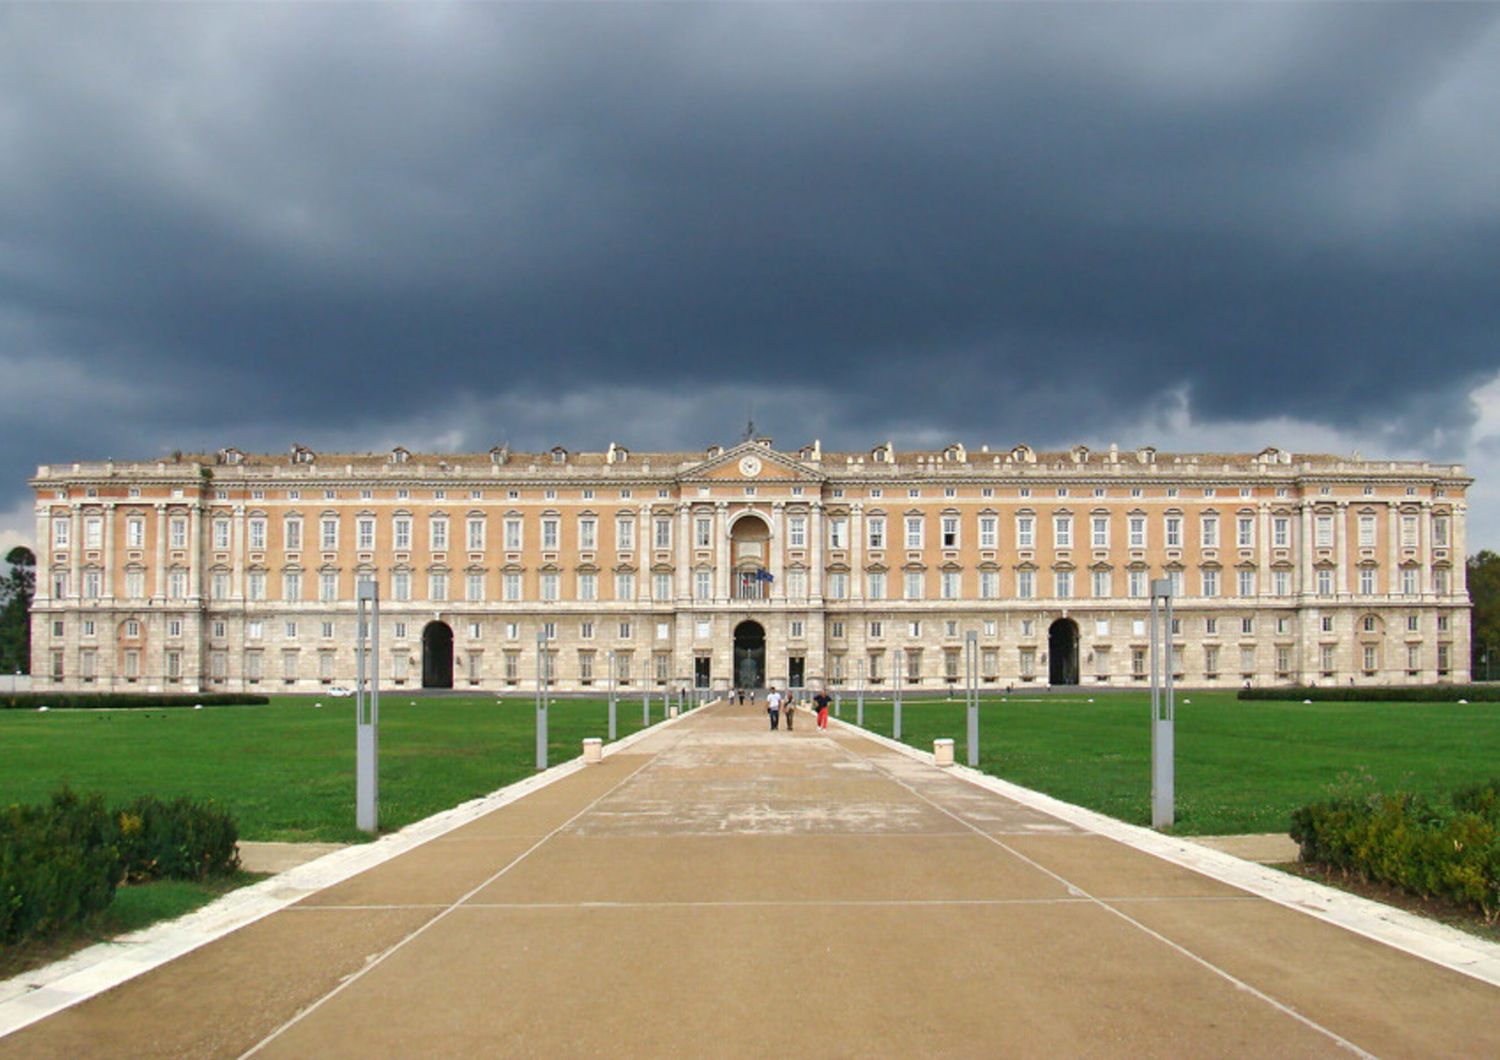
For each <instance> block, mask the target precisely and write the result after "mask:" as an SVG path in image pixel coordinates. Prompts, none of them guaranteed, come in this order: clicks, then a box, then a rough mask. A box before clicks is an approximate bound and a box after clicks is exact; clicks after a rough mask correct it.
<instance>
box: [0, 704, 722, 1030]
mask: <svg viewBox="0 0 1500 1060" xmlns="http://www.w3.org/2000/svg"><path fill="white" fill-rule="evenodd" d="M692 715H693V712H692V711H687V712H685V713H683V714H680V715H679V716H678V717H676V718H667V719H665V720H663V721H659V722H655V723H653V724H652V725H650V726H648V727H647V728H644V729H641V730H640V731H639V732H634V733H631V734H630V735H629V736H626V737H623V738H621V739H619V740H616V741H615V742H614V743H612V744H606V745H605V747H604V756H605V757H606V758H608V757H611V756H613V755H617V754H621V753H623V752H625V751H628V750H630V748H631V747H633V746H634V745H635V744H637V743H639V742H640V741H641V740H644V739H647V738H649V737H651V736H654V735H656V734H657V733H659V732H661V731H662V730H663V729H665V728H667V727H669V726H673V725H676V724H678V723H679V722H681V721H684V720H686V719H688V718H691V717H692ZM586 768H587V766H586V765H585V764H584V761H583V758H582V749H581V748H580V756H579V757H577V758H572V759H569V760H568V761H566V762H563V763H561V764H559V765H555V766H553V767H551V768H550V769H547V770H545V771H543V772H541V773H537V774H536V775H535V776H530V777H527V778H525V779H524V780H518V781H516V782H515V783H514V784H509V785H507V786H506V787H503V788H499V789H497V790H495V791H493V792H491V793H490V794H488V795H482V796H480V797H479V798H477V799H471V800H469V801H468V802H464V803H460V804H459V805H457V806H454V807H453V808H451V809H448V810H443V811H441V812H439V813H435V814H433V815H432V816H431V817H427V818H424V819H423V820H420V821H414V822H412V823H411V824H409V825H407V826H406V827H404V828H402V829H400V830H399V831H396V832H391V833H389V834H387V835H383V836H381V837H380V838H379V839H376V840H374V841H373V842H370V843H361V844H358V845H356V846H347V847H344V848H342V849H340V850H337V851H334V852H333V853H331V854H326V855H324V856H323V857H320V858H317V859H316V860H313V861H309V862H306V863H305V864H302V865H299V866H297V867H296V868H293V869H288V870H287V871H286V872H283V873H281V874H279V875H277V876H273V877H272V878H271V879H268V880H263V881H262V882H260V883H256V884H252V885H250V886H249V887H242V888H240V889H239V890H237V891H232V892H230V893H229V894H226V895H225V896H224V897H222V898H219V899H217V900H215V901H213V902H211V903H209V904H208V905H206V906H204V907H203V908H201V909H198V910H195V911H194V912H191V913H189V914H187V915H186V916H183V917H179V918H177V919H176V920H168V921H163V922H162V923H159V924H153V925H152V926H150V927H148V928H143V929H141V930H140V931H135V932H132V933H131V934H129V935H122V936H121V937H120V938H117V939H113V940H111V941H109V942H100V943H96V944H94V945H92V946H89V947H88V948H86V949H83V950H79V951H78V952H77V953H75V954H72V955H71V956H69V957H65V958H63V959H62V960H60V961H56V962H54V963H52V964H49V965H46V966H45V967H42V968H35V969H32V970H31V971H29V972H22V973H21V974H20V975H17V976H14V977H13V978H11V979H7V980H5V981H4V982H0V1038H3V1037H5V1036H6V1035H8V1034H12V1033H14V1032H15V1031H18V1030H21V1029H22V1028H23V1027H27V1026H30V1025H31V1024H33V1023H35V1022H37V1021H38V1020H41V1019H45V1018H46V1017H48V1016H51V1015H53V1014H54V1013H57V1012H61V1011H62V1010H63V1009H65V1008H68V1007H70V1006H72V1005H76V1004H78V1003H79V1002H81V1001H86V1000H87V999H89V998H91V997H94V996H96V995H98V994H102V993H103V992H104V991H106V990H109V989H111V988H113V987H116V986H119V985H120V984H121V983H124V982H126V981H127V980H130V979H133V978H135V977H136V976H138V975H143V974H145V973H146V972H149V971H151V970H152V969H153V968H156V967H159V966H160V965H163V964H165V963H167V962H168V961H171V960H175V959H176V958H178V957H181V956H182V955H183V954H186V953H190V952H192V951H193V950H195V949H197V948H199V947H200V946H205V945H207V944H208V943H210V942H213V941H214V940H215V939H219V938H223V937H224V936H225V935H228V934H229V933H230V932H232V931H236V930H238V929H239V928H242V927H245V926H246V925H248V924H253V923H255V922H256V921H257V920H260V919H262V918H264V917H267V916H270V915H271V914H272V913H275V912H278V911H279V910H282V909H285V908H286V907H287V906H289V905H292V904H293V903H295V902H299V901H301V900H302V899H303V898H306V897H307V896H308V895H310V894H312V893H314V892H316V891H321V890H323V889H324V888H325V887H331V886H333V885H334V884H336V883H340V882H342V881H344V880H346V879H348V878H349V877H351V876H355V875H358V874H359V873H361V872H364V871H366V870H367V869H372V868H374V867H375V866H377V865H380V864H382V863H384V862H387V861H389V860H391V859H392V858H394V857H398V856H399V855H401V854H405V853H407V852H408V851H410V850H413V849H415V848H416V847H419V846H421V845H422V844H423V843H426V842H428V841H429V840H432V839H436V838H438V837H439V836H442V835H445V834H446V833H448V832H451V831H453V830H454V829H456V828H460V827H462V826H463V825H466V824H469V823H470V822H471V821H474V820H477V819H478V818H480V817H483V816H484V815H485V814H487V813H490V812H492V811H494V810H497V809H499V808H500V807H502V806H506V805H509V804H510V803H512V802H515V801H516V800H517V799H520V798H524V797H525V796H527V795H530V794H531V793H532V792H535V791H540V790H541V789H542V788H545V787H547V786H548V785H549V784H552V783H555V782H556V781H559V780H562V779H563V778H564V777H569V776H572V775H573V774H574V773H577V772H579V771H580V770H583V769H586ZM351 812H352V806H351Z"/></svg>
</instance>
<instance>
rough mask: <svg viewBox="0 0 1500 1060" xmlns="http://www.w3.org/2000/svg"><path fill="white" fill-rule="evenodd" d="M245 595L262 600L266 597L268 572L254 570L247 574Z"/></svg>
mask: <svg viewBox="0 0 1500 1060" xmlns="http://www.w3.org/2000/svg"><path fill="white" fill-rule="evenodd" d="M245 596H246V597H248V598H249V599H251V600H255V601H260V600H264V599H265V598H266V572H265V571H260V570H253V571H251V572H250V573H249V574H247V575H245Z"/></svg>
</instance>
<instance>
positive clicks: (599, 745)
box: [583, 736, 604, 766]
mask: <svg viewBox="0 0 1500 1060" xmlns="http://www.w3.org/2000/svg"><path fill="white" fill-rule="evenodd" d="M583 760H584V761H585V762H587V763H588V764H589V765H591V766H592V765H597V764H598V763H600V762H602V761H604V741H603V740H601V739H599V737H597V736H589V737H585V739H584V741H583Z"/></svg>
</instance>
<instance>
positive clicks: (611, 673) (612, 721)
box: [609, 648, 617, 743]
mask: <svg viewBox="0 0 1500 1060" xmlns="http://www.w3.org/2000/svg"><path fill="white" fill-rule="evenodd" d="M616 706H617V704H616V702H615V650H614V649H613V648H611V649H610V650H609V742H610V743H614V742H615V734H616V731H617V728H616V725H615V713H616Z"/></svg>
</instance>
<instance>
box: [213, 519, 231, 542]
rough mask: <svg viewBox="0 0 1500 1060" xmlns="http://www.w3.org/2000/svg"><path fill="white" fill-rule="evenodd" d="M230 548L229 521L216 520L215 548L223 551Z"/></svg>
mask: <svg viewBox="0 0 1500 1060" xmlns="http://www.w3.org/2000/svg"><path fill="white" fill-rule="evenodd" d="M228 547H229V520H228V519H215V520H214V548H220V549H223V548H228Z"/></svg>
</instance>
